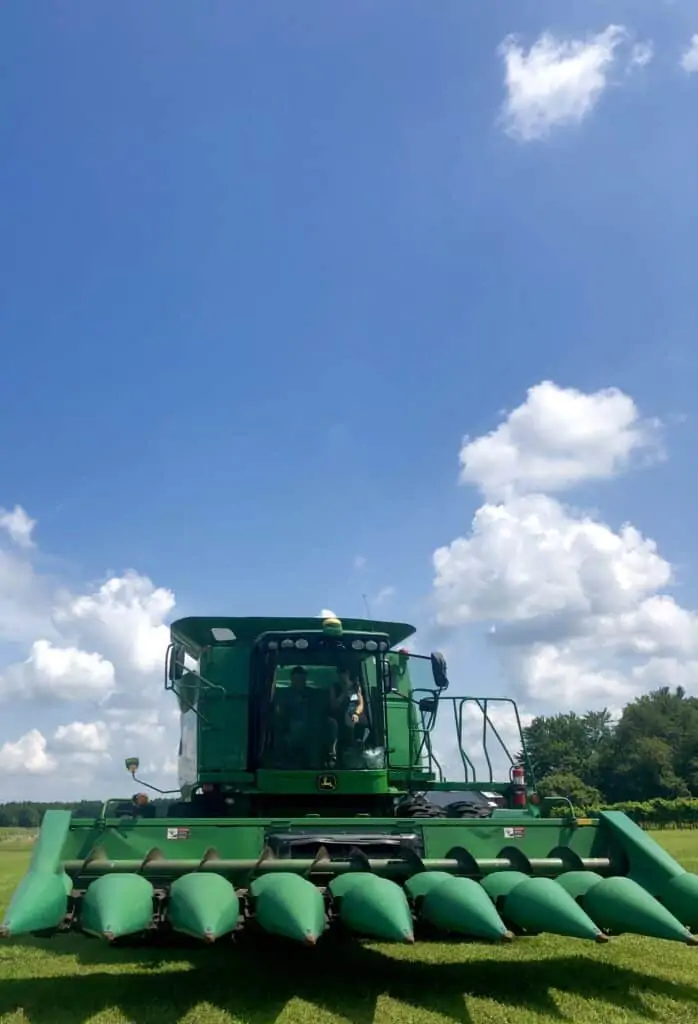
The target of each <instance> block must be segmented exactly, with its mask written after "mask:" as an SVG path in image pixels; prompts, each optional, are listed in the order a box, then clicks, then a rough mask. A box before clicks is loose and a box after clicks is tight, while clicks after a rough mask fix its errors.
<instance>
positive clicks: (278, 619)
mask: <svg viewBox="0 0 698 1024" xmlns="http://www.w3.org/2000/svg"><path fill="white" fill-rule="evenodd" d="M322 622H323V619H322V618H321V617H320V616H317V615H313V616H307V617H304V618H297V617H282V616H275V617H272V616H243V617H240V618H238V617H230V616H220V615H216V616H201V615H190V616H188V617H187V618H183V619H177V620H176V621H175V622H173V623H172V624H171V626H170V636H171V638H172V640H177V641H179V642H180V643H183V644H184V645H185V646H187V647H190V648H192V649H194V650H196V649H201V648H203V647H227V646H229V645H230V644H234V643H238V644H242V645H243V646H250V645H251V644H253V643H254V641H255V640H256V639H257V637H258V636H260V634H262V633H270V632H286V631H288V632H294V631H306V630H321V629H322ZM341 623H342V628H343V630H344V632H345V633H384V634H387V636H388V638H389V640H390V646H391V647H395V646H396V645H397V644H399V643H402V642H403V641H404V640H406V639H407V637H409V636H412V635H413V633H415V632H416V629H415V627H414V626H411V625H409V623H406V622H383V621H381V620H378V619H341ZM230 634H233V635H232V636H231V635H230Z"/></svg>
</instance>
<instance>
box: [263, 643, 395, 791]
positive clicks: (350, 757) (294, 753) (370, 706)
mask: <svg viewBox="0 0 698 1024" xmlns="http://www.w3.org/2000/svg"><path fill="white" fill-rule="evenodd" d="M294 655H295V657H294ZM271 704H272V707H271V716H270V721H269V730H268V733H267V743H266V751H265V757H264V762H265V767H270V768H277V769H279V768H280V769H290V770H293V769H296V770H306V771H322V770H324V769H332V768H347V769H354V770H356V769H361V768H382V767H384V761H385V754H384V750H383V714H382V704H381V696H380V690H379V687H378V685H377V666H376V658H375V656H371V655H364V656H363V657H359V656H357V657H351V658H347V657H346V656H343V657H340V656H338V655H334V654H330V653H328V652H323V655H322V657H317V656H316V657H314V658H313V656H312V655H310V654H309V653H308V652H303V654H301V655H300V658H299V652H298V651H294V652H289V654H288V655H285V652H283V653H282V654H281V655H280V657H279V662H278V664H277V665H276V668H275V675H274V681H273V685H272V693H271Z"/></svg>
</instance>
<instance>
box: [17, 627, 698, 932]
mask: <svg viewBox="0 0 698 1024" xmlns="http://www.w3.org/2000/svg"><path fill="white" fill-rule="evenodd" d="M414 632H415V630H414V628H413V627H412V626H409V625H406V624H403V623H396V622H378V621H372V620H363V619H347V620H344V622H341V621H340V620H339V619H336V618H326V619H324V620H322V619H318V618H199V617H196V618H194V617H192V618H184V619H180V620H179V621H177V622H175V623H173V625H172V627H171V642H170V644H169V647H168V650H167V656H166V661H165V687H166V689H169V690H172V691H173V692H174V694H175V696H176V699H177V701H178V702H179V708H180V712H181V740H180V746H179V783H180V788H179V790H177V799H176V800H175V799H174V798H173V802H172V803H170V804H169V806H168V805H167V801H158V802H157V803H152V802H149V800H148V798H147V797H146V796H144V795H143V794H142V793H140V794H137V795H136V796H135V797H132V798H127V799H124V798H119V799H113V800H108V801H107V802H106V803H105V804H104V806H103V808H102V811H101V813H100V815H99V817H98V818H97V819H96V820H86V819H80V818H73V817H72V816H71V814H70V812H69V811H55V810H51V811H47V812H46V814H45V816H44V819H43V822H42V825H41V830H40V833H39V836H38V839H37V842H36V846H35V848H34V851H33V855H32V859H31V863H30V866H29V868H28V871H27V873H26V875H25V876H24V878H23V879H22V881H21V883H20V885H19V887H18V888H17V890H16V892H15V893H14V896H13V899H12V902H11V904H10V906H9V909H8V911H7V914H6V916H5V919H4V921H3V923H2V925H1V926H0V934H1V935H2V936H4V937H6V938H7V937H9V938H12V937H14V936H20V935H25V934H31V935H34V936H51V935H55V934H60V933H66V932H76V933H82V934H85V935H89V936H96V937H100V938H103V939H106V940H108V941H114V940H127V941H134V940H140V939H142V938H144V937H148V936H157V935H160V934H163V935H165V936H167V935H169V936H170V938H171V939H173V938H174V937H175V936H176V935H177V934H181V935H185V936H188V937H194V938H195V939H199V940H201V941H202V942H214V941H216V940H222V939H230V938H231V937H236V936H238V935H240V934H244V933H246V932H249V933H251V932H254V931H257V932H258V933H262V934H267V935H268V934H273V935H275V936H281V937H284V938H285V939H287V940H290V941H295V942H299V943H303V944H306V945H309V946H312V945H315V944H316V943H317V942H319V941H328V936H329V935H331V934H332V933H333V932H335V933H336V932H343V933H344V934H345V935H347V934H351V935H355V936H357V937H360V938H368V939H373V940H381V941H386V942H407V943H410V942H413V941H414V939H415V936H422V935H423V936H424V937H427V936H429V935H432V936H433V935H439V934H446V933H449V934H451V935H454V934H455V935H460V936H462V937H463V939H464V940H470V941H494V942H497V941H508V940H511V939H512V938H514V937H515V936H527V935H535V934H539V933H541V932H548V933H554V934H557V935H565V936H569V937H574V938H579V939H588V940H591V941H596V942H604V941H606V940H607V938H608V936H609V935H618V934H621V933H624V932H633V933H635V934H639V935H644V936H652V937H655V938H662V939H670V940H676V941H678V942H683V943H687V944H689V945H695V944H696V941H697V940H696V939H694V938H693V936H692V934H691V932H692V930H698V876H696V875H694V874H691V873H689V872H687V871H685V870H684V869H683V868H681V867H680V866H679V864H677V863H676V861H674V860H673V859H672V858H671V857H670V856H669V855H668V854H667V853H666V852H665V851H664V850H663V849H662V848H661V847H660V846H658V845H657V844H656V843H655V842H654V841H653V840H652V839H651V838H649V837H648V836H647V835H646V834H645V833H644V832H643V831H642V830H641V829H640V828H639V827H638V826H637V825H635V824H634V823H633V822H632V821H631V820H630V819H629V818H627V817H625V816H624V815H623V814H620V813H615V812H613V813H611V812H603V813H600V814H599V815H598V816H597V817H594V818H579V817H576V816H575V814H574V811H573V808H572V806H571V805H569V804H566V802H565V801H564V800H562V801H561V800H557V801H556V803H555V804H550V803H547V802H546V801H545V800H540V799H539V797H538V795H537V793H536V790H535V782H534V779H533V776H532V773H531V770H530V765H529V764H528V760H527V755H526V751H525V745H524V742H523V736H522V735H521V724H520V721H519V715H518V711H517V709H516V704H515V703H514V702H513V701H511V700H504V699H496V700H495V699H493V698H485V697H482V698H475V697H447V696H445V691H446V690H447V689H448V685H449V681H448V677H447V671H446V664H445V661H444V659H443V657H442V656H441V655H439V654H438V653H434V654H431V655H430V656H423V655H417V654H413V653H409V652H408V651H406V650H405V649H400V645H401V644H403V643H404V642H405V641H406V639H407V638H408V637H409V636H411V635H412V634H413V633H414ZM421 682H424V683H425V685H424V686H422V685H420V684H421ZM497 705H498V706H499V707H501V706H502V705H504V706H505V707H506V708H508V709H509V711H510V713H511V714H512V716H513V719H514V721H515V723H516V726H517V728H518V733H519V741H520V745H519V747H518V749H517V750H516V752H515V755H514V756H513V757H512V756H511V754H510V753H509V751H508V750H507V747H506V745H505V743H504V741H503V740H502V737H501V734H500V732H499V731H498V730H497V728H496V726H495V722H494V720H493V719H496V718H497V714H496V713H495V712H494V711H493V710H492V708H493V707H494V706H497ZM441 710H444V711H445V712H446V713H448V712H450V714H451V715H452V718H453V723H454V739H455V741H456V742H457V749H458V750H459V751H460V760H461V762H462V766H463V775H464V779H462V780H461V781H458V782H455V781H449V780H447V779H445V778H444V774H443V771H442V769H441V767H440V764H439V761H438V759H437V756H436V753H435V751H434V749H433V747H432V736H433V731H434V726H435V724H436V722H437V719H438V717H439V712H440V711H441ZM474 712H475V713H476V714H477V715H478V716H479V719H480V722H481V727H480V725H478V732H479V734H480V735H481V736H482V748H483V752H484V760H485V762H486V764H487V766H488V767H487V772H486V778H484V779H483V778H480V779H478V777H477V773H476V771H475V766H474V763H473V760H472V758H473V757H474V755H473V753H472V751H470V753H469V752H468V750H467V749H466V744H465V743H464V731H467V730H468V728H469V723H471V722H472V719H473V713H474ZM492 738H494V740H495V741H496V742H497V743H498V745H499V748H498V749H499V750H500V751H503V752H504V754H502V755H501V756H502V758H503V760H505V761H506V770H503V771H502V772H501V775H502V776H503V778H500V780H499V781H496V780H495V778H494V771H493V767H492V757H491V752H490V750H489V747H488V741H489V742H491V741H492ZM519 751H523V753H522V754H520V753H519ZM126 767H127V768H128V769H129V770H130V771H131V773H132V775H133V777H134V779H136V781H137V782H140V780H139V779H138V778H137V776H136V772H137V770H138V759H137V758H130V759H127V762H126ZM140 784H141V785H147V784H144V783H140ZM149 788H151V789H153V790H154V791H155V792H157V793H163V791H162V790H159V789H157V788H156V787H153V786H150V787H149ZM161 804H162V806H161ZM165 941H167V940H165Z"/></svg>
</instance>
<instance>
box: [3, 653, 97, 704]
mask: <svg viewBox="0 0 698 1024" xmlns="http://www.w3.org/2000/svg"><path fill="white" fill-rule="evenodd" d="M114 689H115V672H114V666H113V665H112V663H111V662H110V661H108V660H107V659H105V658H104V657H103V656H102V655H101V654H98V653H95V652H88V651H82V650H79V649H78V648H76V647H55V646H54V645H53V644H52V643H51V641H50V640H35V641H34V643H33V644H32V647H31V652H30V654H29V657H28V658H27V659H26V660H25V661H23V662H18V663H16V664H14V665H11V666H10V667H9V668H8V669H7V670H6V671H5V672H4V673H3V674H2V675H0V699H3V698H4V699H8V698H12V697H21V698H24V699H27V698H40V697H44V698H51V699H56V700H63V701H75V700H84V699H86V700H89V699H95V700H104V699H105V698H107V697H109V696H110V695H111V694H112V693H113V692H114Z"/></svg>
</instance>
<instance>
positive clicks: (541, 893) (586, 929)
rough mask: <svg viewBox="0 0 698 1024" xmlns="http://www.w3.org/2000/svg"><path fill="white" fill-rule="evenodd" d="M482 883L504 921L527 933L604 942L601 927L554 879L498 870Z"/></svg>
mask: <svg viewBox="0 0 698 1024" xmlns="http://www.w3.org/2000/svg"><path fill="white" fill-rule="evenodd" d="M480 884H481V885H482V888H483V889H484V890H485V892H486V893H487V895H488V896H489V897H490V899H492V900H493V901H494V902H495V905H497V906H498V909H499V910H500V913H501V914H502V917H503V918H504V920H505V921H506V920H508V921H511V922H512V924H515V925H517V927H519V928H522V929H524V931H535V932H550V934H552V935H567V936H569V937H570V938H576V939H593V940H595V941H596V942H603V941H605V938H606V937H605V935H603V933H602V932H601V930H600V928H598V927H597V926H596V925H595V924H594V922H593V921H592V920H591V919H590V918H589V917H588V916H587V914H585V913H584V911H583V910H582V908H581V907H580V906H578V905H577V904H576V903H575V901H574V900H573V898H572V897H571V896H570V895H569V894H568V893H566V892H565V890H564V889H563V888H562V887H561V886H559V885H558V884H557V883H556V882H554V881H553V880H552V879H551V878H529V877H528V876H527V875H524V874H523V873H522V872H520V871H497V872H495V873H494V874H492V875H488V876H487V878H485V879H483V881H482V882H481V883H480ZM498 901H501V906H499V905H498Z"/></svg>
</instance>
